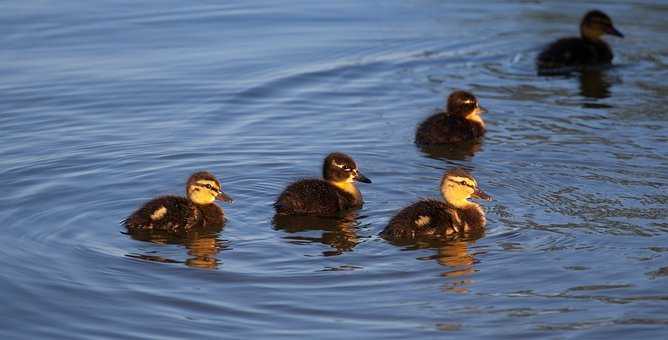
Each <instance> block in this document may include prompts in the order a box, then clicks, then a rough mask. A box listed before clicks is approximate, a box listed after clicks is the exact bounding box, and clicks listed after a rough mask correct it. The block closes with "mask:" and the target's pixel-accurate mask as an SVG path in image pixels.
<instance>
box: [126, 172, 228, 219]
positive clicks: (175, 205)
mask: <svg viewBox="0 0 668 340" xmlns="http://www.w3.org/2000/svg"><path fill="white" fill-rule="evenodd" d="M186 196H187V198H185V197H179V196H161V197H157V198H154V199H152V200H150V201H149V202H147V203H146V204H144V205H143V206H142V207H141V208H139V209H137V210H136V211H135V212H134V213H132V215H130V216H129V217H128V218H127V219H125V220H124V221H123V222H122V223H123V224H124V225H125V227H126V228H127V229H128V230H129V231H135V230H165V231H183V230H190V229H192V228H196V227H203V226H207V227H208V226H216V225H222V224H223V222H224V213H223V209H221V208H220V207H219V206H218V205H216V204H215V203H214V201H215V200H217V199H218V200H221V201H224V202H232V198H231V197H230V196H228V195H227V194H225V193H224V192H222V191H221V187H220V182H219V181H218V180H217V179H216V177H215V176H214V175H212V174H211V173H209V172H206V171H201V172H196V173H194V174H192V175H191V176H190V178H188V182H187V184H186Z"/></svg>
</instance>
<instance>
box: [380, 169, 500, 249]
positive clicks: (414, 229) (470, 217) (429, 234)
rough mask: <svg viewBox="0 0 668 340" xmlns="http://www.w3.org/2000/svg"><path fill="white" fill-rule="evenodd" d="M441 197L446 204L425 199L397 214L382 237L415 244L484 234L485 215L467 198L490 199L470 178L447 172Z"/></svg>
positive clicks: (455, 170) (471, 177)
mask: <svg viewBox="0 0 668 340" xmlns="http://www.w3.org/2000/svg"><path fill="white" fill-rule="evenodd" d="M441 194H442V195H443V198H444V199H445V202H443V201H440V200H435V199H426V200H421V201H418V202H416V203H413V204H412V205H410V206H408V207H406V208H404V209H402V210H401V211H399V213H397V214H396V215H395V216H394V217H392V219H391V220H390V222H389V224H388V225H387V227H386V228H385V230H383V232H382V233H381V236H382V237H383V238H386V239H389V240H392V241H414V240H416V239H419V238H439V237H446V236H451V235H452V236H454V235H455V234H466V233H479V232H482V231H483V230H484V227H485V223H486V219H485V212H484V211H483V209H482V207H480V205H479V204H477V203H474V202H471V201H469V198H472V197H473V198H480V199H484V200H488V201H489V200H491V199H492V198H491V197H490V196H489V195H487V194H486V193H484V192H483V191H482V190H480V188H479V187H478V183H477V182H476V180H475V178H473V176H471V174H469V173H468V172H466V171H465V170H463V169H459V168H457V169H453V170H450V171H448V172H447V173H446V174H445V175H444V176H443V179H442V180H441Z"/></svg>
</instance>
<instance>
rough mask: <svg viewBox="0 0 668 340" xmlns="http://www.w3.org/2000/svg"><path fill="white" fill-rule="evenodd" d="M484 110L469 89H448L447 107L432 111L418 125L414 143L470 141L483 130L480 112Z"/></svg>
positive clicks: (438, 143) (433, 143)
mask: <svg viewBox="0 0 668 340" xmlns="http://www.w3.org/2000/svg"><path fill="white" fill-rule="evenodd" d="M485 112H487V110H485V109H484V108H483V107H481V106H480V103H479V102H478V99H477V98H476V97H475V96H474V95H473V94H471V93H470V92H466V91H455V92H452V93H451V94H450V96H448V104H447V110H446V111H443V112H438V113H436V114H435V115H433V116H431V117H429V118H427V119H426V120H425V121H424V122H422V123H421V124H420V125H419V126H418V128H417V131H416V132H415V143H416V144H418V145H420V146H427V145H442V144H454V143H461V142H468V141H474V140H476V139H478V138H480V137H482V136H483V135H484V134H485V122H484V121H483V120H482V117H481V116H480V115H481V114H483V113H485Z"/></svg>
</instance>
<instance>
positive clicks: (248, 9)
mask: <svg viewBox="0 0 668 340" xmlns="http://www.w3.org/2000/svg"><path fill="white" fill-rule="evenodd" d="M591 7H602V9H603V10H605V11H606V12H608V13H609V14H610V15H611V16H612V18H613V20H614V22H615V24H616V26H617V27H618V28H619V29H620V30H621V31H622V32H624V34H625V36H626V38H625V39H623V40H619V39H614V38H610V39H608V41H609V42H610V43H611V45H612V47H613V49H614V51H615V53H616V56H615V61H614V62H615V66H613V67H611V68H605V69H597V70H590V71H587V72H574V73H571V74H565V75H561V76H552V77H546V76H538V75H536V72H535V69H534V65H533V60H534V58H535V56H536V54H537V53H538V51H539V49H540V47H541V46H542V45H544V44H546V43H547V42H548V41H550V40H551V39H555V38H557V37H559V36H562V35H569V34H574V33H576V32H577V22H578V20H579V18H580V16H581V14H582V13H583V12H584V11H586V10H587V9H589V8H591ZM3 9H4V10H3V11H2V13H0V20H1V21H2V22H3V25H2V28H0V30H1V31H2V34H0V42H1V43H2V45H3V63H1V64H0V74H2V81H0V130H1V131H2V133H1V134H0V155H2V161H1V162H2V163H1V164H2V166H0V189H1V191H2V196H0V207H2V209H0V225H2V227H3V228H2V231H3V232H2V234H0V240H1V241H2V243H3V247H0V292H1V293H0V299H1V300H2V301H3V307H2V316H3V317H2V318H1V319H0V335H1V336H2V338H8V339H9V338H11V339H19V338H25V339H36V338H50V339H56V338H62V339H90V338H123V339H145V338H161V339H183V338H215V339H219V338H269V337H271V338H294V337H304V338H319V339H325V338H338V339H340V338H344V337H359V338H374V339H376V338H407V337H420V336H423V337H429V338H432V337H437V336H441V335H455V336H458V337H475V338H494V339H497V338H501V337H513V338H515V337H555V336H559V337H564V336H565V337H582V338H610V337H611V336H614V337H632V336H633V337H637V336H647V337H651V338H659V337H661V336H662V335H664V334H665V327H666V322H667V321H666V319H665V317H663V315H666V312H668V294H666V292H665V287H666V279H667V277H668V274H667V273H668V269H667V267H666V258H667V256H668V248H666V246H665V245H666V243H667V242H668V222H667V220H668V213H667V211H668V209H667V208H668V206H667V204H668V196H667V195H666V188H667V187H668V153H667V151H666V150H668V149H667V148H666V143H667V142H668V138H667V137H666V136H668V133H667V132H668V119H666V115H665V112H664V110H665V107H666V106H667V104H668V102H667V101H666V97H667V95H668V87H666V85H665V81H664V79H666V77H667V76H668V67H667V65H668V63H667V62H666V55H668V53H667V52H668V51H666V46H663V45H661V44H659V43H658V41H660V40H661V37H663V36H664V35H665V32H666V31H667V30H668V27H667V25H668V24H667V22H666V20H665V16H666V15H667V14H668V8H667V7H666V6H665V5H660V4H654V3H650V2H631V3H629V2H609V3H606V4H604V5H601V4H585V3H577V4H575V3H574V4H564V3H563V2H550V1H548V2H541V3H533V2H523V1H518V2H509V3H503V4H501V3H494V4H492V3H488V2H477V1H474V2H467V3H466V4H451V3H448V2H441V1H404V2H392V3H387V2H363V3H360V2H332V3H321V2H311V1H299V2H293V3H291V4H285V3H278V2H262V1H259V2H253V3H252V4H250V3H247V2H228V3H224V4H222V3H216V2H201V3H196V4H191V3H188V4H187V5H186V4H185V3H182V2H177V1H166V2H165V1H144V2H141V3H136V2H126V1H121V2H118V1H116V2H110V1H103V2H95V4H93V3H89V2H83V1H70V2H65V3H63V2H53V1H43V2H10V3H8V4H5V6H4V8H3ZM453 89H468V90H471V91H473V92H474V93H475V94H476V95H477V96H478V97H479V98H480V100H481V103H482V105H483V106H485V107H487V108H488V109H489V113H488V114H487V116H486V117H485V119H486V122H487V128H488V133H487V135H486V138H485V140H484V141H483V142H482V143H481V144H475V145H471V146H470V148H466V149H448V148H445V149H443V148H441V149H438V148H436V149H420V148H417V147H416V146H415V145H414V144H413V139H414V129H415V126H416V125H417V124H418V123H419V122H420V121H421V120H422V119H424V118H426V117H428V116H429V115H431V114H432V113H433V111H434V110H437V109H438V108H440V107H442V106H443V105H444V103H443V100H444V97H446V96H447V94H448V93H449V92H450V91H452V90H453ZM334 150H341V151H345V152H347V153H349V154H350V155H352V156H353V157H354V158H355V159H356V161H357V162H358V164H359V166H360V169H362V171H363V172H364V173H365V174H366V175H367V176H368V177H370V178H371V179H372V180H373V183H372V184H368V185H367V184H361V185H360V186H359V188H360V190H361V192H362V193H363V195H364V199H365V206H364V208H363V209H362V210H361V211H359V212H357V213H356V214H352V215H350V216H347V217H346V218H345V219H343V220H318V221H309V220H288V221H281V220H277V219H275V217H274V211H273V209H272V206H271V204H272V203H273V202H274V200H275V198H276V196H277V195H278V193H279V192H280V191H281V190H282V188H284V187H285V186H286V185H287V184H288V183H290V182H291V181H294V180H296V179H299V178H304V177H318V176H320V171H321V170H320V167H321V162H322V158H323V156H324V155H326V154H327V153H329V152H331V151H334ZM454 166H461V167H464V168H467V169H469V170H471V172H472V173H473V174H474V175H475V176H476V178H477V179H478V180H479V183H480V185H481V187H482V188H483V189H484V190H485V191H487V192H489V193H490V194H491V195H492V196H494V199H495V200H494V201H493V202H490V203H485V204H484V206H485V209H486V211H487V218H488V228H487V231H486V232H485V234H484V236H483V237H482V238H479V239H473V240H457V241H453V242H447V243H443V244H438V245H434V244H417V245H411V246H395V245H392V244H390V243H387V242H385V241H384V240H382V239H381V238H380V237H379V236H378V233H379V232H380V231H381V230H382V229H383V228H384V226H385V224H386V223H387V222H388V220H389V219H390V218H391V216H392V215H393V214H394V213H395V212H396V211H397V210H398V209H400V208H401V207H403V206H406V205H408V204H410V203H411V202H413V201H415V200H417V199H420V198H424V197H438V195H439V190H438V183H439V180H440V177H441V175H442V174H443V172H444V171H446V170H448V169H450V168H452V167H454ZM199 169H208V170H209V171H212V172H213V173H215V174H216V175H217V176H218V177H219V178H220V179H221V183H222V185H223V188H224V190H225V192H226V193H228V194H230V195H231V196H232V197H234V198H235V202H234V203H233V204H230V205H224V206H223V207H224V209H225V212H226V217H227V219H228V220H227V223H226V224H225V226H224V228H222V229H219V230H218V229H217V230H205V231H197V232H194V233H189V234H185V235H178V236H175V235H160V234H149V235H127V234H126V233H125V230H123V228H122V227H121V226H120V225H119V221H121V220H122V219H123V218H125V217H126V216H127V215H128V214H129V213H131V212H132V211H133V210H134V209H136V208H137V207H138V206H139V205H140V204H141V203H142V202H144V201H146V200H148V199H150V198H151V197H154V196H156V195H161V194H182V193H183V191H184V188H183V186H184V183H185V180H186V178H187V177H188V175H189V174H190V173H192V172H194V171H195V170H199Z"/></svg>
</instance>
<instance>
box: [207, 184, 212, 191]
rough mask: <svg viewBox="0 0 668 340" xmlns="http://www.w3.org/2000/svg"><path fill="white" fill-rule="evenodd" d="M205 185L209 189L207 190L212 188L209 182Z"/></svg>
mask: <svg viewBox="0 0 668 340" xmlns="http://www.w3.org/2000/svg"><path fill="white" fill-rule="evenodd" d="M205 187H206V188H207V189H209V190H211V189H212V188H213V187H212V186H211V184H207V185H205Z"/></svg>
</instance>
